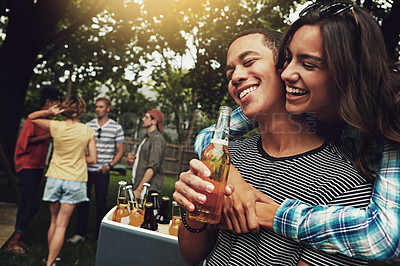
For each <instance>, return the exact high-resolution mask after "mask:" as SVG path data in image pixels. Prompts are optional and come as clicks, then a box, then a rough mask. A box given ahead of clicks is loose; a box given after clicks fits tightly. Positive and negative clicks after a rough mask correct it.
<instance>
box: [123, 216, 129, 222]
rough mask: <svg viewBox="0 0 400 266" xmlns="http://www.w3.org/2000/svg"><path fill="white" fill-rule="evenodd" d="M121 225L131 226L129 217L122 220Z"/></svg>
mask: <svg viewBox="0 0 400 266" xmlns="http://www.w3.org/2000/svg"><path fill="white" fill-rule="evenodd" d="M121 224H129V216H126V217H122V218H121Z"/></svg>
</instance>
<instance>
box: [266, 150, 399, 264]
mask: <svg viewBox="0 0 400 266" xmlns="http://www.w3.org/2000/svg"><path fill="white" fill-rule="evenodd" d="M399 224H400V150H397V151H396V150H390V149H388V148H386V150H385V151H384V154H383V157H382V160H381V164H380V170H379V172H378V178H377V180H376V183H375V186H374V190H373V194H372V198H371V203H370V204H369V205H368V206H367V207H366V208H363V209H357V208H352V207H342V206H308V205H306V204H304V203H302V202H299V201H297V200H292V199H287V200H286V201H284V202H283V203H282V204H281V206H280V207H279V208H278V209H277V211H276V213H275V218H274V222H273V229H274V231H275V232H276V233H278V234H282V235H284V236H286V237H289V238H292V239H294V240H296V241H299V242H301V243H305V244H309V245H311V246H312V247H314V248H317V249H319V250H323V251H326V252H329V253H338V252H339V253H342V254H345V255H347V256H352V257H358V258H363V259H378V260H387V259H395V258H397V257H398V256H399V255H400V227H399Z"/></svg>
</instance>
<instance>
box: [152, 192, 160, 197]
mask: <svg viewBox="0 0 400 266" xmlns="http://www.w3.org/2000/svg"><path fill="white" fill-rule="evenodd" d="M150 196H158V193H157V192H153V193H151V194H150Z"/></svg>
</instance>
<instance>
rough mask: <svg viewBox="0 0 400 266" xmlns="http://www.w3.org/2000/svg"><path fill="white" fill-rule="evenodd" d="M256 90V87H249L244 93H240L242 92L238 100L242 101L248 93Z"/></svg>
mask: <svg viewBox="0 0 400 266" xmlns="http://www.w3.org/2000/svg"><path fill="white" fill-rule="evenodd" d="M256 89H257V86H253V87H250V88H247V89H245V90H244V91H242V92H241V93H240V95H239V98H240V99H242V98H243V97H244V96H246V95H247V94H248V93H250V92H252V91H254V90H256Z"/></svg>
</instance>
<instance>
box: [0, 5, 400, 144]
mask: <svg viewBox="0 0 400 266" xmlns="http://www.w3.org/2000/svg"><path fill="white" fill-rule="evenodd" d="M38 2H40V0H38ZM305 2H306V1H305V0H299V1H288V0H284V1H282V0H246V1H244V0H239V1H237V0H212V1H210V0H197V1H193V0H142V1H136V0H128V1H126V0H103V1H95V0H73V1H70V4H69V5H68V8H67V10H66V11H65V12H64V14H63V16H62V17H61V19H60V20H59V21H58V24H57V29H56V32H54V34H53V35H52V36H46V37H47V38H46V40H44V42H47V43H48V44H47V45H46V46H44V47H45V48H44V49H42V50H41V51H40V54H39V56H38V61H37V65H36V68H35V71H34V74H33V76H32V78H31V82H30V86H29V90H28V93H27V97H26V102H25V106H24V109H25V110H24V112H25V114H26V113H29V112H31V111H33V110H34V109H37V104H36V101H37V98H38V92H39V89H40V88H41V87H43V86H47V85H52V86H55V87H57V88H60V89H62V90H63V91H64V94H65V95H67V93H68V92H67V87H68V86H67V84H72V87H71V88H72V93H77V94H79V95H81V96H82V97H83V98H84V99H85V100H86V102H87V104H88V109H89V110H93V107H94V100H95V99H96V98H97V97H98V96H99V95H103V94H104V92H105V93H106V95H107V96H108V97H110V98H111V100H112V102H113V113H114V115H115V118H117V120H118V119H120V118H121V116H122V118H121V119H122V120H123V121H125V120H126V121H129V122H127V124H126V129H127V130H129V129H132V128H136V129H137V128H138V126H137V125H136V124H137V121H138V119H136V122H134V120H135V119H134V118H133V117H132V115H130V114H134V115H135V116H136V117H137V118H139V121H140V117H141V115H142V114H143V113H144V112H145V111H146V110H147V109H149V108H151V107H157V108H160V109H161V110H162V111H163V112H164V113H166V114H167V117H168V121H169V122H170V123H172V124H173V125H176V129H177V133H178V139H177V142H178V143H184V142H186V143H187V142H190V140H191V139H193V134H192V133H193V132H196V131H198V129H199V128H200V126H201V125H203V124H206V123H207V119H206V120H202V121H199V119H202V118H204V117H205V118H208V119H211V118H213V117H216V116H217V112H218V108H219V106H221V105H229V106H232V107H234V106H235V103H234V102H233V101H232V99H231V97H230V96H229V94H228V92H227V89H226V87H227V84H226V79H225V70H224V69H225V59H226V58H225V55H226V49H227V44H228V42H229V40H230V39H231V38H232V36H233V35H234V34H235V33H237V32H239V31H241V30H244V29H247V28H253V27H268V28H273V29H277V30H280V31H284V30H285V29H286V27H287V23H288V14H290V13H291V12H293V10H295V8H296V6H297V5H298V4H303V3H305ZM326 2H331V1H326ZM355 2H358V1H355ZM10 4H11V2H10V1H6V0H3V1H0V10H3V11H4V12H5V10H6V8H7V7H9V5H10ZM364 5H365V6H366V7H367V8H369V9H370V10H372V11H373V12H374V14H375V15H376V16H377V19H378V21H380V22H382V23H384V21H385V19H387V18H388V17H389V16H390V14H391V13H390V12H391V9H390V8H388V5H384V4H383V3H382V1H372V0H369V1H365V2H364ZM389 7H390V5H389ZM7 25H8V23H7V20H4V21H0V27H3V32H5V27H6V26H7ZM397 41H398V38H397ZM397 50H398V48H397ZM397 50H396V51H397ZM397 52H398V51H397ZM127 70H128V72H129V75H127ZM69 82H71V83H69ZM147 86H150V87H152V89H154V90H155V91H156V92H157V98H158V99H157V102H156V103H155V102H153V101H151V100H148V99H146V98H145V97H144V96H143V95H140V93H139V92H138V89H139V88H143V87H147ZM92 112H93V111H92ZM127 117H129V119H128V118H127ZM135 123H136V124H135Z"/></svg>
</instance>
